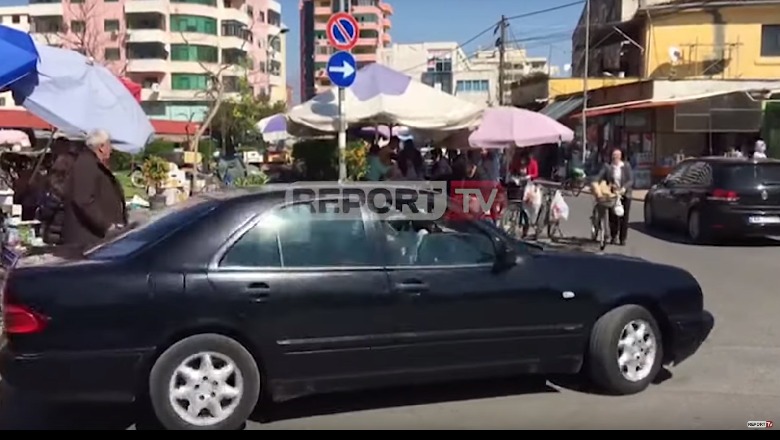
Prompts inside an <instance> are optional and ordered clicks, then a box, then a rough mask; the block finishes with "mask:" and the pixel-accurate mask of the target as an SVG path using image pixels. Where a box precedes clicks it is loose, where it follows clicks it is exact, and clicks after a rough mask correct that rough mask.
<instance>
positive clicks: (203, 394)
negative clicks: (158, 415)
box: [168, 352, 244, 426]
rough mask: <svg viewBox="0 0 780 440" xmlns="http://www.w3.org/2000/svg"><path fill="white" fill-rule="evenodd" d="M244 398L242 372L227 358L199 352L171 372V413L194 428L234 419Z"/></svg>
mask: <svg viewBox="0 0 780 440" xmlns="http://www.w3.org/2000/svg"><path fill="white" fill-rule="evenodd" d="M243 394H244V378H243V376H242V374H241V370H240V369H239V368H238V367H237V366H236V363H235V362H234V361H233V360H232V359H230V357H228V356H226V355H223V354H220V353H215V352H202V353H198V354H194V355H192V356H189V357H188V358H186V359H185V360H184V361H183V362H181V363H180V364H179V366H178V367H176V369H175V370H174V373H173V375H172V376H171V380H170V385H169V388H168V398H169V402H170V404H171V406H172V407H173V410H174V411H175V412H176V414H177V415H178V416H179V417H180V418H181V419H182V420H184V421H185V422H187V423H189V424H191V425H194V426H212V425H215V424H217V423H220V422H223V421H225V420H226V419H227V418H228V417H230V416H231V415H233V413H234V412H235V410H236V407H238V404H239V402H240V401H241V398H242V396H243Z"/></svg>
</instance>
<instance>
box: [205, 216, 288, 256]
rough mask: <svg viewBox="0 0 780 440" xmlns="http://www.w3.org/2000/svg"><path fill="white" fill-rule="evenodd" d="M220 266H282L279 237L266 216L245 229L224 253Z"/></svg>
mask: <svg viewBox="0 0 780 440" xmlns="http://www.w3.org/2000/svg"><path fill="white" fill-rule="evenodd" d="M219 265H220V266H221V267H255V268H260V267H268V268H278V267H281V266H282V257H281V253H280V252H279V238H278V234H277V232H276V230H275V229H274V227H273V225H271V224H269V221H268V218H267V217H266V216H263V217H261V218H260V221H258V223H257V224H256V225H254V226H253V227H252V229H250V230H249V231H247V232H246V233H245V234H244V235H243V236H241V238H239V239H238V241H236V243H235V244H233V246H232V247H231V248H230V249H229V250H228V251H227V252H226V253H225V255H224V256H223V257H222V260H221V261H220V262H219Z"/></svg>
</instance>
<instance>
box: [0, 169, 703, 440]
mask: <svg viewBox="0 0 780 440" xmlns="http://www.w3.org/2000/svg"><path fill="white" fill-rule="evenodd" d="M334 186H335V184H334ZM334 189H335V192H331V193H330V196H329V197H328V198H327V199H321V200H312V199H303V198H298V199H296V198H291V197H289V196H288V194H287V192H286V191H285V190H284V189H279V188H276V187H275V186H273V185H269V186H268V187H267V188H265V189H264V190H262V191H260V192H256V193H241V194H236V195H234V196H232V197H219V198H214V197H211V198H206V197H202V198H198V199H194V200H191V201H190V202H188V203H187V205H186V206H183V207H181V208H179V209H176V210H174V211H173V212H170V213H168V214H167V215H164V216H162V217H161V218H159V219H157V220H155V221H153V222H151V223H148V224H147V225H145V226H142V227H139V228H137V229H134V230H132V231H130V232H128V233H126V234H125V235H123V236H120V237H119V238H117V239H115V240H113V241H110V242H108V243H106V244H104V245H102V246H99V247H98V248H96V249H93V250H91V251H89V252H87V253H86V254H85V255H84V256H83V257H80V258H78V259H72V260H69V261H63V262H60V263H57V264H48V265H38V266H35V265H25V264H24V261H22V262H21V263H20V264H19V265H18V267H17V268H16V269H14V270H13V272H12V273H11V275H10V276H9V277H8V279H7V281H6V284H5V290H4V293H5V294H4V317H5V322H6V332H7V343H6V345H5V346H4V347H2V349H1V350H0V375H2V377H3V380H4V381H6V382H7V383H8V384H10V385H11V386H12V387H14V388H16V389H18V390H20V391H21V392H23V393H25V394H27V395H30V396H40V397H45V398H54V399H67V400H76V399H78V400H91V401H133V400H141V399H143V400H146V401H149V402H151V406H152V408H153V410H154V412H155V414H156V416H157V418H158V419H159V420H160V421H161V423H162V424H163V425H164V426H165V427H166V428H169V429H193V430H197V429H211V430H215V429H235V428H237V427H239V426H240V425H241V424H242V423H243V422H244V421H245V420H246V419H247V417H248V416H249V414H250V413H251V412H252V410H253V408H254V407H255V405H256V403H257V402H258V399H259V398H260V397H261V396H265V397H269V398H271V399H273V400H275V401H281V400H286V399H291V398H294V397H297V396H302V395H306V394H311V393H323V392H332V391H342V390H353V389H362V388H374V387H386V386H394V385H401V384H410V383H414V384H417V383H424V382H433V381H452V380H460V379H469V378H481V377H495V376H513V375H518V374H576V373H579V372H580V371H586V372H587V374H588V375H589V377H590V378H591V379H592V380H593V381H594V382H595V384H596V385H598V386H599V387H601V389H603V390H604V391H606V392H609V393H613V394H630V393H637V392H640V391H642V390H644V389H645V388H646V387H647V386H648V385H649V383H650V382H651V381H652V380H653V378H654V377H655V376H656V374H657V373H658V372H659V370H660V369H661V367H662V365H663V364H666V363H678V362H680V361H681V360H683V359H684V358H686V357H687V356H689V355H691V354H692V353H693V352H694V351H695V350H696V349H697V348H698V346H699V345H700V344H701V342H702V340H703V339H704V338H705V337H706V334H707V332H708V330H709V328H710V326H711V316H710V315H708V314H707V313H706V312H705V311H704V309H703V295H702V290H701V288H700V286H699V284H698V283H697V281H696V280H695V279H694V278H693V276H691V275H690V274H689V273H688V272H686V271H684V270H681V269H678V268H675V267H670V266H665V265H662V264H655V263H650V262H646V261H643V260H639V259H635V258H628V257H621V256H597V255H592V254H584V253H567V252H560V251H548V250H544V249H540V248H537V247H531V246H530V245H527V244H525V243H523V242H519V241H516V240H514V239H512V238H510V237H508V236H506V235H504V234H503V233H502V232H501V231H500V230H498V229H497V228H495V227H493V226H491V225H489V224H486V223H483V222H479V221H476V222H472V221H468V220H463V219H459V220H457V221H453V220H430V221H419V220H414V219H407V218H405V217H404V214H403V213H398V215H395V216H390V217H382V218H379V217H378V216H375V215H373V212H372V211H370V210H368V209H366V208H365V207H361V209H363V210H364V212H363V213H362V214H361V216H359V217H353V218H345V217H343V216H338V215H335V214H334V217H333V218H332V219H329V218H328V217H327V215H328V213H329V212H334V213H335V212H337V210H333V211H328V209H329V208H328V206H330V203H336V204H338V202H339V200H338V196H334V194H338V192H339V188H334ZM315 204H316V205H317V209H314V205H315ZM315 216H316V217H315Z"/></svg>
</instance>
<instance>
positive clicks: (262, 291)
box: [246, 283, 271, 302]
mask: <svg viewBox="0 0 780 440" xmlns="http://www.w3.org/2000/svg"><path fill="white" fill-rule="evenodd" d="M246 292H247V293H248V294H249V298H250V299H251V300H252V301H254V302H264V301H265V300H267V299H268V297H269V296H271V286H269V285H268V283H250V284H249V285H247V286H246Z"/></svg>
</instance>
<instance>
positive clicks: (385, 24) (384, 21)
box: [382, 18, 393, 29]
mask: <svg viewBox="0 0 780 440" xmlns="http://www.w3.org/2000/svg"><path fill="white" fill-rule="evenodd" d="M382 27H383V28H385V29H390V28H391V27H393V22H392V21H391V20H390V19H389V18H383V19H382Z"/></svg>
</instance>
